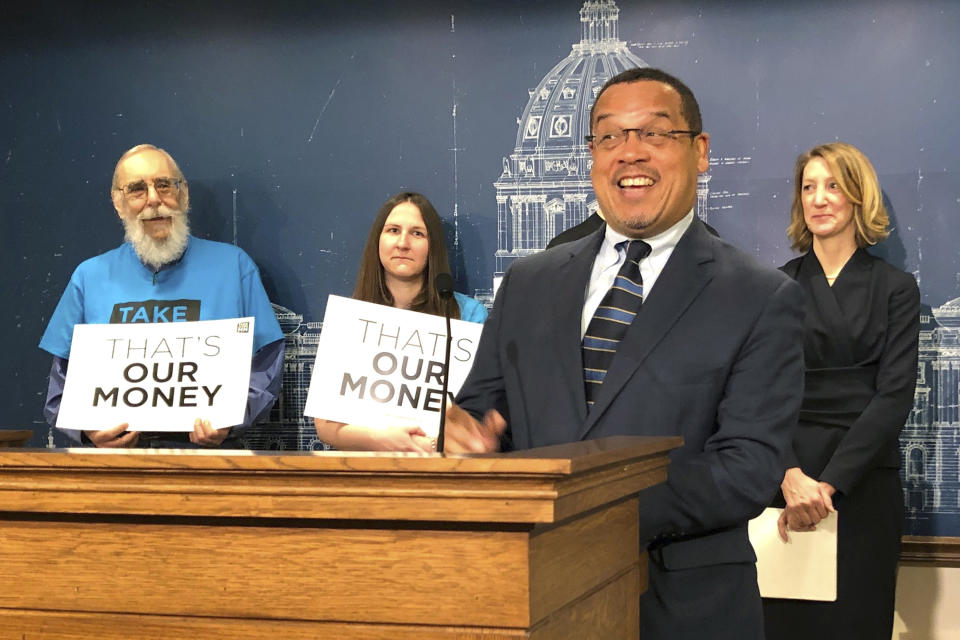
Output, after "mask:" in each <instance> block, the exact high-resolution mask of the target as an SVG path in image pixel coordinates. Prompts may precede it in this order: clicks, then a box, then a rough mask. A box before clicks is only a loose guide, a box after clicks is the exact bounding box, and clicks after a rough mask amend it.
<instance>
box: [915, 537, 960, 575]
mask: <svg viewBox="0 0 960 640" xmlns="http://www.w3.org/2000/svg"><path fill="white" fill-rule="evenodd" d="M900 560H902V561H903V562H916V563H918V564H935V565H937V566H947V567H958V566H960V538H951V537H947V536H903V541H902V543H901V546H900Z"/></svg>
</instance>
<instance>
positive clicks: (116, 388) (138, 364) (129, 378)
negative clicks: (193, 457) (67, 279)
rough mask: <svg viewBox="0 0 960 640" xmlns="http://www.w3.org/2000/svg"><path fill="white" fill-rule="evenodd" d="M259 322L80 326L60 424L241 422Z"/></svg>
mask: <svg viewBox="0 0 960 640" xmlns="http://www.w3.org/2000/svg"><path fill="white" fill-rule="evenodd" d="M253 320H254V319H253V318H233V319H229V320H202V321H197V322H156V323H136V324H78V325H75V326H74V328H73V343H72V344H71V347H70V365H69V367H68V368H67V379H66V382H65V384H64V388H63V399H62V401H61V403H60V414H59V417H58V418H57V427H58V428H60V429H87V430H90V429H108V428H111V427H115V426H117V425H118V424H123V423H124V422H126V423H129V425H130V430H131V431H193V423H194V420H196V419H197V418H202V419H204V420H209V421H210V425H211V426H212V427H213V428H214V429H222V428H224V427H231V426H233V425H236V424H240V423H242V422H243V417H244V412H245V411H246V407H247V391H248V388H249V386H250V358H251V356H252V354H253Z"/></svg>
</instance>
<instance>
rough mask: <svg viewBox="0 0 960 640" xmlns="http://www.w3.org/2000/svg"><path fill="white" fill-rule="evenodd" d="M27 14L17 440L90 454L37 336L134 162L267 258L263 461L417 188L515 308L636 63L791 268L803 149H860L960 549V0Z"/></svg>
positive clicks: (0, 99) (3, 196)
mask: <svg viewBox="0 0 960 640" xmlns="http://www.w3.org/2000/svg"><path fill="white" fill-rule="evenodd" d="M5 11H6V13H7V16H8V18H7V19H6V20H4V21H3V24H2V25H0V88H2V90H0V143H2V146H0V207H2V211H3V222H4V238H5V241H4V247H5V249H6V250H5V251H4V252H3V253H2V258H0V260H2V272H3V273H4V274H5V275H4V277H3V280H2V282H3V292H4V295H5V298H6V299H7V300H8V309H9V311H8V313H7V314H5V316H4V319H3V323H4V324H3V329H4V330H3V332H2V335H3V343H2V349H3V351H4V353H5V354H6V358H7V362H9V363H11V365H10V366H9V369H10V371H9V373H8V375H7V376H6V382H5V386H4V391H5V394H4V397H6V398H9V399H10V402H9V403H8V413H9V415H8V417H7V421H8V426H9V427H11V428H12V427H23V426H31V427H32V428H33V429H34V430H35V432H36V436H35V438H34V441H33V443H32V444H33V445H35V446H42V445H46V444H47V443H48V442H51V443H56V444H62V443H64V442H65V440H63V439H62V438H61V437H60V436H59V434H55V433H52V432H51V431H50V430H48V428H47V426H46V424H45V423H44V422H43V418H42V415H41V407H42V404H43V399H44V393H45V390H46V375H47V372H48V370H49V358H48V357H47V356H46V355H45V354H43V353H42V352H40V351H39V350H38V349H37V348H36V344H37V342H38V341H39V338H40V335H41V333H42V331H43V329H44V327H45V325H46V323H47V321H48V319H49V317H50V314H51V312H52V311H53V308H54V306H55V305H56V302H57V300H58V299H59V296H60V294H61V292H62V291H63V288H64V286H65V284H66V282H67V280H68V279H69V276H70V273H71V272H72V270H73V269H74V268H75V267H76V265H77V264H79V263H80V262H81V261H82V260H83V259H85V258H87V257H90V256H92V255H94V254H97V253H100V252H103V251H105V250H108V249H110V248H112V247H114V246H116V245H117V244H119V243H120V242H121V239H122V231H121V227H120V225H119V223H118V220H117V218H116V215H115V213H114V211H113V209H112V207H111V205H110V203H109V200H108V190H109V181H110V175H111V173H112V171H113V165H114V163H115V161H116V159H117V158H118V157H119V155H120V154H121V153H122V152H123V151H124V150H125V149H127V148H129V147H131V146H133V145H134V144H138V143H141V142H152V143H154V144H157V145H159V146H161V147H164V148H166V149H168V150H169V151H170V152H171V153H172V154H173V156H174V157H175V158H176V159H177V161H178V162H179V163H180V166H181V168H182V169H183V171H184V173H185V174H186V177H187V179H188V180H189V181H190V190H191V201H192V220H191V222H192V227H193V229H194V232H195V233H196V234H197V235H200V236H203V237H209V238H213V239H217V240H222V241H225V242H233V243H236V244H237V245H239V246H240V247H242V248H243V249H244V250H246V251H247V252H248V253H249V254H250V255H251V256H252V257H253V258H254V260H255V261H256V262H257V264H258V265H259V267H260V269H261V271H262V274H263V279H264V283H265V285H266V288H267V291H268V293H269V295H270V298H271V300H272V301H273V303H274V305H275V309H276V311H277V315H278V318H279V319H280V323H281V326H282V328H283V330H284V333H285V335H286V340H287V360H286V363H285V368H284V374H283V375H284V380H283V381H284V394H283V397H282V398H281V401H280V402H279V403H278V405H277V406H276V407H275V409H274V411H273V414H272V416H271V424H270V425H267V426H263V427H260V428H258V429H257V430H255V431H252V432H251V433H250V434H249V436H248V445H249V446H251V447H257V448H268V449H279V448H304V449H306V448H316V447H320V446H322V444H321V443H318V442H317V441H316V438H315V436H314V434H313V431H312V427H311V425H310V422H309V421H307V420H305V419H303V418H302V407H303V401H304V398H305V393H306V388H307V384H308V382H309V378H310V374H311V371H312V367H313V363H314V357H315V351H316V344H317V340H318V337H319V333H320V331H321V330H322V327H321V326H320V322H321V320H322V318H323V311H324V304H325V301H326V298H327V295H328V294H330V293H335V294H339V295H349V294H350V292H351V291H352V288H353V279H354V275H355V273H356V268H357V264H358V258H359V254H360V250H361V248H362V246H363V242H364V240H365V237H366V233H367V231H368V228H369V225H370V222H371V221H372V219H373V217H374V215H375V213H376V211H377V208H378V207H379V205H380V204H381V203H382V202H383V201H384V200H386V199H387V197H389V196H390V195H392V194H393V193H396V192H398V191H400V190H404V189H410V190H415V191H420V192H423V193H424V194H426V195H427V197H428V198H430V199H431V200H432V201H433V203H434V205H435V206H436V207H437V209H438V211H440V212H441V214H442V215H443V216H444V219H445V223H446V225H447V228H448V232H449V237H448V243H449V246H450V247H451V249H452V260H453V267H454V271H455V278H456V281H457V288H458V290H460V291H463V292H466V293H469V294H470V295H473V296H475V297H477V298H478V299H480V300H481V301H483V302H485V303H487V304H489V303H490V302H491V301H492V297H493V292H494V288H495V286H496V282H497V279H498V277H499V275H500V274H502V273H503V271H504V270H505V269H506V268H507V267H508V266H509V264H510V263H511V262H512V261H514V260H516V259H518V258H520V257H522V256H524V255H528V254H529V253H532V252H536V251H539V250H541V249H542V247H543V246H544V245H545V244H546V242H547V241H548V240H549V239H550V238H551V237H552V236H553V235H555V234H556V233H559V232H560V231H561V230H563V229H564V228H567V227H569V226H572V225H573V224H576V223H577V222H579V221H580V220H582V219H583V218H584V217H586V216H587V215H589V214H590V212H591V211H592V210H593V209H595V208H596V202H595V198H594V196H593V192H592V189H591V188H590V180H589V170H590V157H589V153H588V152H587V149H586V147H585V145H584V143H583V138H582V136H583V135H584V133H585V129H586V127H587V113H586V112H587V110H588V109H589V106H590V104H592V101H593V98H594V97H595V95H596V91H597V90H598V89H599V87H600V86H601V85H602V84H603V82H604V81H605V80H606V79H607V78H609V77H610V76H612V75H614V74H615V73H616V72H618V71H620V70H622V69H623V68H626V67H629V66H633V65H650V66H656V67H662V68H664V69H666V70H668V71H670V72H672V73H674V74H676V75H677V76H679V77H680V78H682V79H683V80H684V81H685V82H687V83H688V84H689V85H690V86H691V88H692V89H693V90H694V92H695V93H696V94H697V97H698V98H699V100H700V103H701V108H702V110H703V115H704V126H705V129H706V130H707V131H708V132H709V133H710V134H711V143H712V144H711V162H710V170H709V172H708V173H706V174H704V175H703V176H702V177H701V180H700V183H699V185H698V194H699V198H698V203H697V215H698V216H699V217H701V218H702V219H705V220H707V221H708V222H709V223H710V224H711V225H712V226H714V227H715V228H716V229H717V230H718V232H719V233H720V234H721V235H722V236H723V237H725V238H727V239H729V240H730V241H732V242H734V243H735V244H737V245H738V246H740V247H742V248H744V249H745V250H747V251H749V252H751V253H753V254H754V255H757V256H758V257H759V258H760V259H761V260H762V261H764V262H766V263H768V264H771V265H779V264H782V263H783V262H786V261H787V260H788V259H789V258H791V257H792V254H791V252H790V250H789V242H788V241H787V239H786V235H785V233H784V229H785V227H786V224H787V216H788V210H789V206H790V198H791V180H792V175H791V173H792V170H793V162H794V159H795V157H796V155H797V154H798V153H800V152H801V151H803V150H805V149H807V148H809V147H811V146H812V145H814V144H816V143H818V142H823V141H829V140H836V139H840V140H844V141H848V142H851V143H853V144H855V145H857V146H858V147H860V148H861V149H863V150H864V151H865V152H866V153H867V155H869V156H870V158H871V160H872V161H873V162H874V164H875V166H876V168H877V171H878V173H879V175H880V180H881V184H882V186H883V189H884V194H885V196H886V199H887V204H888V207H889V209H890V211H891V214H892V217H893V223H894V227H895V230H894V233H893V235H892V236H891V238H890V239H889V240H888V241H887V242H886V243H884V245H882V246H881V247H878V248H877V249H876V251H878V252H879V253H881V254H883V256H884V257H885V258H886V259H887V260H889V261H890V262H892V263H893V264H895V265H896V266H898V267H900V268H902V269H905V270H906V271H908V272H911V273H913V274H914V275H915V276H916V278H917V280H918V282H919V283H920V288H921V291H922V294H923V300H924V303H925V305H926V307H925V312H924V331H923V334H922V336H921V354H920V361H921V364H920V367H919V371H918V386H917V397H916V403H915V410H914V411H913V413H912V415H911V417H910V419H909V421H908V424H907V425H906V427H905V429H904V434H903V439H902V445H903V446H902V455H903V474H904V482H905V499H906V501H907V507H908V523H907V526H908V532H909V533H915V534H923V535H955V536H956V535H960V482H958V467H960V415H958V412H960V409H958V406H960V401H958V395H960V373H958V372H960V302H958V300H960V266H958V241H957V238H958V235H957V231H956V228H957V222H958V220H960V179H958V169H957V167H958V166H960V145H958V144H957V143H958V141H960V119H958V118H957V117H956V115H955V111H956V104H957V103H958V97H960V96H958V94H960V87H958V86H957V83H956V77H957V70H958V69H960V50H958V49H957V47H956V46H955V37H956V33H957V32H958V31H960V6H958V5H957V4H956V3H952V2H947V1H940V2H937V1H919V2H918V1H914V2H907V1H896V2H894V1H888V2H882V1H881V2H872V1H871V2H867V1H859V2H858V1H854V2H848V3H844V4H842V5H839V6H838V5H836V4H834V3H823V2H819V1H801V2H797V3H793V4H791V5H789V6H785V7H776V8H774V7H771V6H767V5H763V4H758V3H754V2H747V1H743V2H737V1H733V2H727V3H713V2H704V1H700V2H692V1H687V2H684V1H681V2H662V1H658V2H639V1H630V2H628V1H625V0H620V1H619V2H614V1H613V0H590V1H587V2H582V1H578V0H572V1H570V2H545V1H543V2H540V1H537V2H519V3H517V2H510V3H507V2H502V3H501V2H491V3H473V2H466V1H463V0H459V1H453V0H447V1H440V0H437V1H422V2H416V1H415V2H408V3H401V4H399V5H396V6H391V5H389V4H385V3H382V2H376V1H373V0H359V1H357V2H351V3H342V4H341V3H312V2H306V1H305V0H288V1H281V2H276V3H270V4H269V5H264V4H263V3H259V2H254V1H253V0H240V1H239V2H235V3H233V4H231V5H230V6H229V8H226V7H224V6H223V5H222V4H215V3H212V2H199V3H192V4H189V5H187V4H186V3H183V4H182V5H181V3H173V4H170V3H166V4H156V3H153V2H139V3H129V2H128V3H114V2H106V3H101V5H98V9H97V10H96V11H91V10H90V9H89V8H85V7H83V6H81V5H78V4H76V3H70V2H66V1H65V0H59V1H58V0H52V1H50V2H45V3H27V2H14V3H13V4H12V5H10V6H9V7H8V8H6V9H5Z"/></svg>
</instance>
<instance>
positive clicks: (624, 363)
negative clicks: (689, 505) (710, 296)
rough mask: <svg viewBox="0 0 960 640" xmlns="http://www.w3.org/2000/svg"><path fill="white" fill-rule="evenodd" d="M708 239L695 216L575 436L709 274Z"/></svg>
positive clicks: (587, 428)
mask: <svg viewBox="0 0 960 640" xmlns="http://www.w3.org/2000/svg"><path fill="white" fill-rule="evenodd" d="M711 241H712V237H711V236H710V235H709V234H708V232H707V231H706V229H704V228H703V225H702V224H700V223H699V221H697V220H694V222H693V224H691V225H690V228H689V229H687V231H686V233H684V234H683V237H681V238H680V242H678V243H677V246H676V247H675V248H674V250H673V253H672V254H671V255H670V259H669V260H668V261H667V264H666V265H665V266H664V268H663V271H662V272H661V273H660V276H659V277H658V278H657V281H656V283H655V285H654V288H653V290H652V291H651V292H650V294H649V295H648V296H646V297H645V299H644V301H643V305H642V306H641V307H640V312H639V313H638V314H637V317H636V318H635V319H634V321H633V324H631V325H630V327H629V328H628V329H627V333H626V335H625V336H624V338H623V340H622V341H621V342H620V346H619V347H618V348H617V353H616V355H615V356H614V358H613V362H612V363H611V365H610V369H609V370H608V371H607V375H606V377H605V378H604V380H603V385H602V386H601V388H600V393H599V394H598V396H597V398H596V402H595V404H594V406H593V409H592V410H591V411H590V414H589V415H588V416H587V419H586V421H585V422H584V423H583V426H582V427H581V429H580V432H579V433H578V434H577V439H583V438H584V437H585V436H586V435H587V433H588V432H589V431H590V429H592V428H593V427H594V425H596V423H597V421H598V420H599V418H600V417H601V416H602V415H603V413H604V412H605V411H606V409H607V408H608V407H609V406H610V404H611V403H612V402H613V401H614V400H615V399H616V397H617V396H618V395H619V394H620V392H621V391H622V390H623V387H624V385H626V383H627V381H628V380H629V379H630V378H631V377H632V376H633V374H634V372H635V371H636V370H637V369H638V368H639V367H640V366H641V365H642V364H643V362H644V361H645V360H646V358H647V356H648V355H649V354H650V351H651V350H652V349H653V348H654V347H655V346H656V345H657V343H659V342H660V340H661V339H663V337H664V336H665V335H666V334H667V332H668V331H670V329H671V328H672V327H673V326H674V325H675V324H676V322H677V319H678V318H680V316H681V315H683V313H684V312H685V311H686V310H687V308H688V307H689V306H690V305H691V304H692V303H693V301H694V300H695V299H696V298H697V296H699V295H700V292H701V291H702V290H703V288H704V287H705V286H706V285H707V283H708V282H710V280H711V279H712V278H713V272H714V264H713V249H712V247H711V246H710V243H711Z"/></svg>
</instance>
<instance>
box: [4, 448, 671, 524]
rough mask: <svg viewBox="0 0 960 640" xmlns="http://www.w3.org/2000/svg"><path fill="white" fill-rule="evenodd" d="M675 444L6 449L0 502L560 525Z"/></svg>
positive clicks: (662, 471)
mask: <svg viewBox="0 0 960 640" xmlns="http://www.w3.org/2000/svg"><path fill="white" fill-rule="evenodd" d="M608 440H609V441H613V442H615V443H617V444H618V445H620V448H615V447H613V446H612V444H611V442H609V441H608ZM678 443H679V439H677V438H664V439H657V438H644V437H634V438H626V437H619V438H610V439H603V440H593V441H588V442H580V443H574V444H570V445H562V446H558V447H546V448H545V449H547V450H548V452H549V453H551V454H552V455H553V456H555V457H550V458H538V457H536V453H537V452H539V451H541V450H540V449H535V450H531V451H528V452H524V454H525V457H521V456H516V455H513V454H510V455H507V456H499V457H498V456H485V457H484V456H481V457H454V456H447V457H439V456H418V455H412V454H393V453H390V454H384V453H365V452H357V453H356V454H354V455H342V454H338V453H335V452H322V453H317V452H298V453H296V454H284V455H250V454H251V452H242V453H234V452H228V453H221V454H220V455H209V454H208V453H204V454H184V453H182V452H170V453H155V452H151V453H139V454H138V453H131V452H123V453H100V452H99V451H98V450H94V451H91V450H87V449H81V450H70V451H71V452H69V453H68V452H65V451H63V450H58V451H54V452H47V451H46V450H31V449H28V450H25V451H13V450H9V451H0V505H3V509H4V510H7V511H22V512H36V513H44V512H58V513H71V512H72V513H101V512H109V513H115V514H131V515H132V514H139V515H161V514H170V513H178V514H180V515H185V516H219V517H269V518H350V519H363V518H371V517H373V518H391V519H409V520H420V521H434V520H456V521H459V522H488V521H500V522H557V521H559V520H562V519H564V518H568V517H571V516H572V515H574V514H576V513H578V512H580V511H583V510H588V509H592V508H595V507H596V506H598V505H599V504H602V503H605V502H609V501H615V500H618V499H621V498H623V497H625V496H629V495H632V494H634V493H637V492H638V491H640V490H641V489H642V488H643V487H645V486H649V485H650V484H652V483H655V482H659V481H662V480H663V479H664V478H665V475H666V465H667V463H668V459H667V457H666V455H665V453H666V451H668V450H669V449H670V448H671V446H674V445H677V444H678ZM580 450H582V452H583V458H584V460H581V459H580V458H578V457H577V452H578V451H580ZM561 452H562V453H564V454H565V455H567V456H568V457H567V458H562V457H559V456H560V454H561ZM450 501H455V504H456V508H451V505H450Z"/></svg>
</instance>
